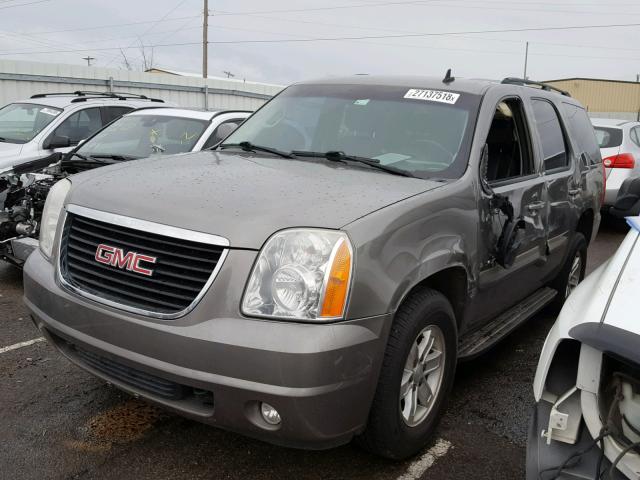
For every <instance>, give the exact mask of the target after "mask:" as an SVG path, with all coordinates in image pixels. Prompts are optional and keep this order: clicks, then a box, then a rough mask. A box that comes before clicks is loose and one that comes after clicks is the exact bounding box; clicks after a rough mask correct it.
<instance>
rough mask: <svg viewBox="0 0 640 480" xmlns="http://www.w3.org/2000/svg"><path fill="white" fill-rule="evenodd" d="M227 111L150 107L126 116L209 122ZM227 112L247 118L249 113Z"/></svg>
mask: <svg viewBox="0 0 640 480" xmlns="http://www.w3.org/2000/svg"><path fill="white" fill-rule="evenodd" d="M226 111H227V110H210V111H206V110H195V109H190V108H166V107H160V106H158V107H151V108H143V109H141V110H134V111H133V112H131V113H128V114H127V116H133V115H136V116H137V115H154V116H164V117H183V118H191V119H196V120H211V119H212V118H213V117H215V116H217V115H219V114H221V113H225V112H226ZM228 111H229V112H234V113H246V114H247V116H248V115H249V113H250V112H240V111H238V110H228Z"/></svg>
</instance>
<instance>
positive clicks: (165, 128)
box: [77, 115, 209, 159]
mask: <svg viewBox="0 0 640 480" xmlns="http://www.w3.org/2000/svg"><path fill="white" fill-rule="evenodd" d="M208 125H209V122H208V121H206V120H198V119H192V118H183V117H170V116H166V115H127V116H124V117H122V118H120V119H119V120H116V121H115V122H113V123H112V124H110V125H109V126H108V127H106V128H105V129H104V130H102V131H101V132H99V133H97V134H96V135H95V136H94V137H93V138H90V139H89V140H87V141H86V142H85V143H83V144H82V146H80V148H79V149H78V150H77V153H79V154H81V155H84V156H88V157H96V158H97V157H101V156H102V157H111V156H121V157H123V158H127V159H128V158H145V157H149V156H151V155H154V154H166V155H169V154H175V153H184V152H189V151H191V149H192V148H193V146H194V145H195V144H196V142H197V141H198V139H199V138H200V137H201V136H202V133H203V132H204V131H205V129H206V128H207V126H208Z"/></svg>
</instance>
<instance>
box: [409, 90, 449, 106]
mask: <svg viewBox="0 0 640 480" xmlns="http://www.w3.org/2000/svg"><path fill="white" fill-rule="evenodd" d="M404 98H410V99H413V100H427V101H429V102H441V103H449V104H451V105H453V104H455V103H456V102H457V101H458V98H460V94H459V93H451V92H442V91H440V90H422V89H420V88H412V89H411V90H409V91H408V92H407V93H405V95H404Z"/></svg>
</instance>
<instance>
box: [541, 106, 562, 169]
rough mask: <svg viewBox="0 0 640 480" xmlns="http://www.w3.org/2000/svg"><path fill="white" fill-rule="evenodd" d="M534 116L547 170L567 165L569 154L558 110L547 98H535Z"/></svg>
mask: <svg viewBox="0 0 640 480" xmlns="http://www.w3.org/2000/svg"><path fill="white" fill-rule="evenodd" d="M533 116H534V118H535V121H536V128H537V130H538V135H539V136H540V141H541V142H542V154H543V156H544V168H545V170H546V171H547V172H548V171H550V170H556V169H559V168H565V167H567V166H568V165H569V155H567V144H566V142H565V138H564V133H563V131H562V124H561V123H560V118H558V112H556V109H555V108H554V107H553V105H551V103H549V102H547V101H546V100H538V99H534V100H533Z"/></svg>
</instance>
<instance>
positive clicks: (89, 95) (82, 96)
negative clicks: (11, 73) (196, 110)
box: [31, 90, 164, 103]
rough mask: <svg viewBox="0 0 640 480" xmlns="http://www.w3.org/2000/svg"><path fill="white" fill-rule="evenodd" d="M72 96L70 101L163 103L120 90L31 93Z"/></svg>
mask: <svg viewBox="0 0 640 480" xmlns="http://www.w3.org/2000/svg"><path fill="white" fill-rule="evenodd" d="M69 96H74V97H78V98H74V99H73V100H71V103H78V102H86V101H87V100H91V99H97V98H115V99H118V100H128V99H139V100H149V101H150V102H157V103H164V100H161V99H159V98H149V97H147V96H146V95H138V94H136V93H121V92H94V91H91V90H76V91H75V92H57V93H38V94H36V95H31V98H45V97H69Z"/></svg>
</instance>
